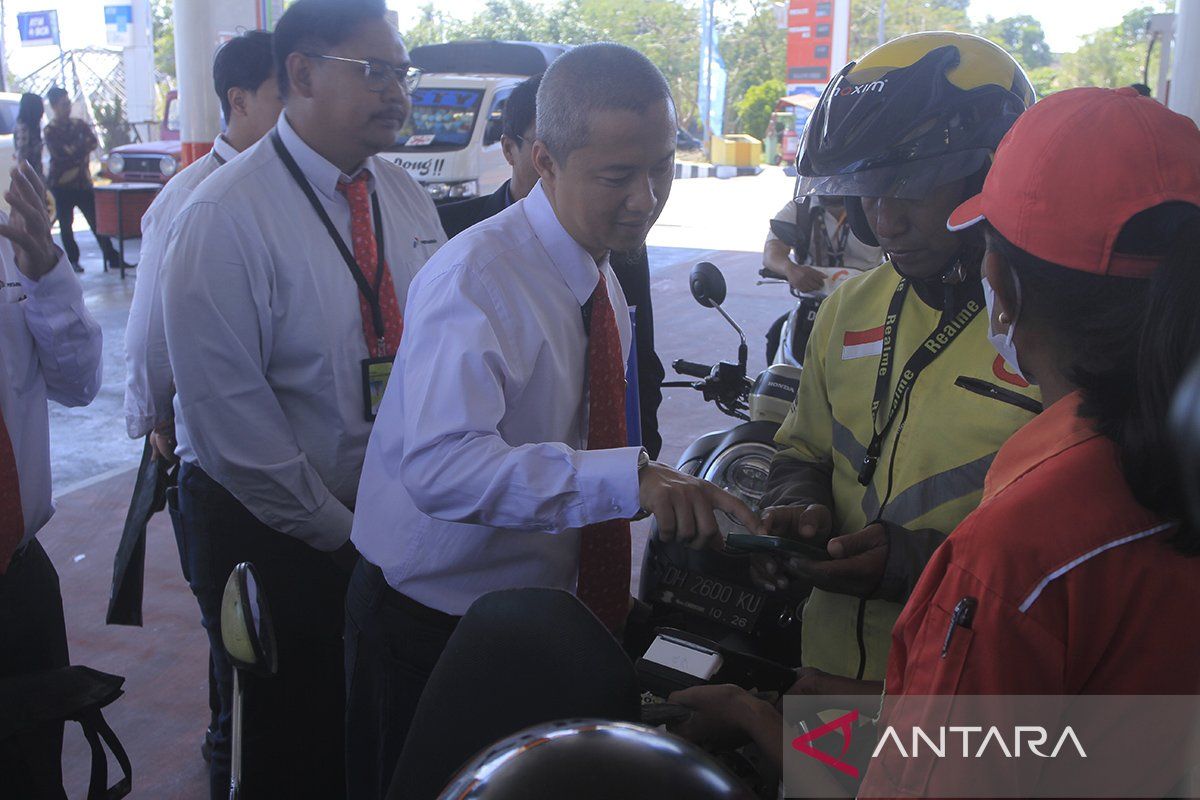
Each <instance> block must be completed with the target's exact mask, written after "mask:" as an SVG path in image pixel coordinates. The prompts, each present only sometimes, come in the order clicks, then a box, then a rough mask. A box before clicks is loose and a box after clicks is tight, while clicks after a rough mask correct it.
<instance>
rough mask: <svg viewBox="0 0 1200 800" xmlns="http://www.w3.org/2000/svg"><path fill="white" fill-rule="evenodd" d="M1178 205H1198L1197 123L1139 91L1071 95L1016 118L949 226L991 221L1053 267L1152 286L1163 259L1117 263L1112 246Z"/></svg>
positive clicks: (1036, 106)
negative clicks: (1138, 219)
mask: <svg viewBox="0 0 1200 800" xmlns="http://www.w3.org/2000/svg"><path fill="white" fill-rule="evenodd" d="M1176 200H1179V201H1184V202H1187V203H1192V204H1194V205H1196V206H1200V129H1197V127H1196V123H1194V122H1192V120H1191V119H1189V118H1188V117H1185V116H1183V115H1182V114H1177V113H1175V112H1174V111H1171V110H1169V109H1168V108H1167V107H1166V106H1164V105H1162V104H1161V103H1159V102H1157V101H1155V100H1152V99H1151V98H1149V97H1143V96H1142V95H1139V94H1138V93H1137V91H1136V90H1135V89H1133V88H1123V89H1116V90H1113V89H1095V88H1083V89H1068V90H1067V91H1065V92H1059V93H1058V94H1053V95H1050V96H1049V97H1046V98H1045V99H1043V100H1041V101H1040V102H1038V103H1035V104H1034V105H1033V106H1032V107H1031V108H1030V109H1029V110H1028V111H1026V112H1025V113H1024V114H1022V115H1021V116H1020V117H1018V118H1017V121H1016V124H1014V125H1013V126H1012V128H1011V129H1010V130H1009V132H1008V134H1007V135H1005V137H1004V139H1002V140H1001V142H1000V145H999V146H998V147H997V148H996V158H995V161H994V162H993V163H992V168H991V170H990V171H989V172H988V176H987V180H986V181H985V182H984V184H983V191H982V192H981V193H979V194H977V195H975V196H974V197H972V198H971V199H969V200H967V201H966V202H965V203H963V204H962V205H960V206H959V207H958V208H957V209H955V210H954V213H953V214H951V215H950V220H949V222H948V223H947V227H949V228H950V230H953V231H957V230H962V229H963V228H967V227H970V226H971V225H974V224H975V223H977V222H979V221H980V220H983V219H986V220H987V221H988V222H989V223H991V225H992V226H993V227H994V228H995V229H996V230H997V231H999V232H1000V234H1001V235H1002V236H1003V237H1004V238H1005V239H1007V240H1008V241H1010V242H1012V243H1013V244H1014V245H1016V246H1017V247H1019V248H1021V249H1022V250H1024V251H1025V252H1027V253H1029V254H1031V255H1034V256H1037V257H1038V258H1040V259H1043V260H1045V261H1049V262H1050V263H1052V264H1059V265H1061V266H1064V267H1070V268H1071V269H1077V270H1081V271H1083V272H1093V273H1096V274H1098V275H1116V276H1121V277H1129V278H1145V277H1149V276H1150V275H1151V274H1152V273H1153V272H1154V269H1155V268H1156V267H1157V266H1158V264H1159V260H1158V259H1153V258H1138V257H1135V256H1125V255H1120V254H1117V255H1114V254H1113V243H1114V242H1115V241H1116V239H1117V234H1118V233H1120V232H1121V228H1122V227H1124V225H1125V223H1126V222H1128V221H1129V219H1130V218H1131V217H1133V216H1134V215H1135V214H1137V213H1138V212H1140V211H1145V210H1146V209H1148V208H1153V207H1154V206H1157V205H1160V204H1162V203H1167V202H1170V201H1176Z"/></svg>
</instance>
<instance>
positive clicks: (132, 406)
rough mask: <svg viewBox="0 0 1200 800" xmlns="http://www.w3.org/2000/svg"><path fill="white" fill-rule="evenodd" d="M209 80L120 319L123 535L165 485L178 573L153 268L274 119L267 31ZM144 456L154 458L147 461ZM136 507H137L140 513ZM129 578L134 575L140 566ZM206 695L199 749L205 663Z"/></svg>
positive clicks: (237, 43) (225, 51)
mask: <svg viewBox="0 0 1200 800" xmlns="http://www.w3.org/2000/svg"><path fill="white" fill-rule="evenodd" d="M213 88H214V89H215V90H216V93H217V98H218V99H219V100H220V103H221V113H222V114H223V115H224V118H225V132H224V133H222V134H220V135H219V136H217V138H216V139H215V140H213V146H212V150H210V151H208V153H207V154H206V155H205V156H204V157H203V158H200V159H198V160H196V161H194V162H193V163H191V164H189V165H188V167H187V168H186V169H184V170H183V171H182V172H180V173H179V174H178V175H176V176H175V177H174V178H172V179H171V180H170V182H169V183H167V185H166V186H165V187H163V190H162V191H161V192H159V194H158V197H156V198H154V202H153V203H151V204H150V208H149V209H147V210H146V213H145V214H144V215H143V216H142V252H141V260H140V261H139V262H138V270H137V283H136V285H135V286H134V289H133V303H132V305H130V307H129V321H128V322H127V323H126V325H125V427H126V430H127V431H128V433H129V437H130V438H131V439H140V438H142V437H143V436H148V437H149V439H148V442H147V447H146V448H145V449H144V453H143V456H142V464H141V467H140V468H139V470H138V481H137V483H136V485H135V486H134V496H133V499H132V501H131V503H130V513H129V514H128V515H126V526H125V532H124V533H123V535H122V539H123V541H127V540H128V538H129V537H134V538H137V539H140V538H141V537H144V536H145V535H146V523H147V522H149V516H147V513H146V511H145V510H144V509H146V508H147V507H149V508H150V509H151V512H150V513H151V514H152V513H153V508H154V505H153V503H149V504H148V503H147V502H146V501H145V500H144V498H145V496H146V495H145V493H146V492H149V493H151V495H152V496H157V497H159V498H161V497H162V493H163V492H164V491H165V492H166V499H167V504H168V506H169V507H170V509H171V512H170V513H171V522H172V524H173V525H175V528H176V530H175V538H176V541H177V542H178V544H179V546H180V547H179V558H180V563H181V564H182V565H183V574H184V577H185V578H187V577H188V576H189V574H190V571H189V570H188V566H187V551H186V549H185V548H184V547H183V532H182V530H180V528H179V526H178V517H179V504H178V499H177V496H176V494H175V491H174V490H173V489H172V488H171V487H173V486H174V484H175V480H174V475H173V473H168V469H169V467H170V465H173V464H174V463H175V462H176V458H175V412H174V410H173V408H172V405H171V401H172V399H173V398H174V396H175V379H174V377H173V376H172V375H171V363H170V359H169V358H168V357H167V334H166V329H165V328H164V326H163V316H162V291H161V287H160V282H159V277H160V276H159V270H160V268H161V265H162V259H163V254H164V253H165V252H166V249H167V234H168V232H169V231H170V230H171V222H172V221H173V220H174V219H175V216H176V215H177V214H178V213H179V211H180V209H182V208H183V206H184V203H186V202H187V200H188V198H189V197H190V196H191V194H192V191H193V190H195V188H196V187H197V186H199V185H200V183H201V182H202V181H203V180H204V179H205V178H207V177H208V176H209V175H211V174H212V173H213V172H215V171H216V169H217V167H219V166H221V165H222V164H225V163H227V162H229V161H232V160H233V159H234V158H235V157H237V154H238V153H240V152H242V151H243V150H246V149H247V148H249V147H250V145H252V144H254V143H255V142H257V141H258V140H259V139H261V138H262V137H264V136H266V135H267V133H268V132H269V131H270V130H271V128H273V127H274V126H275V121H276V120H278V119H279V112H280V111H281V110H282V109H283V101H282V100H281V99H280V98H279V86H278V85H277V84H276V82H275V64H274V60H273V58H272V54H271V34H270V33H267V32H266V31H247V32H246V33H244V34H242V35H241V36H235V37H234V38H232V39H230V40H229V41H228V42H226V43H225V44H223V45H221V47H220V48H219V49H218V50H217V54H216V56H215V57H214V58H213ZM148 460H154V461H157V462H158V463H157V464H156V465H148V464H147V461H148ZM151 476H152V477H151ZM159 502H161V500H160V501H159ZM138 509H142V511H141V513H140V514H139V513H138V511H137V510H138ZM121 552H125V548H124V547H122V548H121V549H120V550H119V551H118V558H119V557H120V553H121ZM130 552H133V551H132V550H130ZM134 580H137V581H139V582H140V581H141V576H140V574H139V575H138V576H137V577H136V578H135V579H134ZM140 596H141V595H140V593H139V594H138V597H139V598H140ZM139 611H140V606H139ZM110 621H111V616H110ZM208 702H209V710H210V711H211V719H210V721H209V724H208V731H207V733H206V735H205V744H204V748H203V749H204V751H205V752H206V753H211V751H212V744H213V741H214V739H215V737H216V733H217V726H218V716H219V714H220V710H221V706H220V696H219V694H218V693H217V686H216V676H215V675H214V674H213V670H212V667H211V665H210V668H209V692H208Z"/></svg>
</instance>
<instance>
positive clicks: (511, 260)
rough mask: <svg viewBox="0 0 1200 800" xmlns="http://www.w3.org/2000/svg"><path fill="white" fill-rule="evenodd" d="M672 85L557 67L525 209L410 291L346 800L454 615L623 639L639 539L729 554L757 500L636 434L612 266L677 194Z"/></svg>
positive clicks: (392, 731)
mask: <svg viewBox="0 0 1200 800" xmlns="http://www.w3.org/2000/svg"><path fill="white" fill-rule="evenodd" d="M675 132H676V124H675V110H674V104H673V102H672V99H671V94H670V90H669V88H668V87H667V83H666V81H665V80H664V79H663V77H662V75H661V73H659V71H658V70H657V69H656V68H655V67H654V65H653V64H651V63H650V61H648V60H647V59H646V58H645V56H643V55H641V54H640V53H638V52H637V51H635V50H631V49H630V48H627V47H623V46H620V45H615V44H596V45H586V46H582V47H578V48H575V49H573V50H571V51H569V52H568V53H566V54H564V55H563V56H561V57H560V58H559V59H558V60H557V61H555V62H554V64H552V65H551V66H550V68H549V69H548V70H547V71H546V74H545V76H544V77H543V78H542V83H541V86H540V88H539V90H538V94H537V141H536V142H535V143H534V145H533V147H534V148H535V149H534V163H535V164H536V166H537V171H538V173H539V174H540V176H541V180H540V181H539V183H538V184H537V185H536V186H535V187H534V188H533V190H532V191H531V192H530V193H529V195H528V196H527V197H526V198H524V199H523V200H520V201H518V202H516V203H514V204H513V205H511V206H509V207H508V208H506V209H505V210H504V211H502V212H500V213H499V214H497V215H495V216H494V217H491V218H490V219H488V220H485V221H484V222H481V223H479V224H478V225H476V226H474V227H472V228H470V229H468V230H467V231H465V232H463V233H461V234H459V235H458V236H457V237H455V239H454V240H453V241H452V242H451V243H450V244H448V245H447V246H446V247H445V248H443V249H442V250H441V251H439V252H438V254H437V255H436V256H435V257H434V258H433V259H431V260H430V263H429V264H428V265H427V266H426V268H425V270H423V271H422V272H421V274H420V275H419V276H418V277H417V280H416V281H415V282H414V284H413V287H412V291H411V293H410V297H409V303H408V306H407V309H406V313H407V315H408V320H409V324H410V326H411V327H410V330H409V333H408V334H407V335H406V337H405V340H404V343H403V345H402V347H401V348H400V353H399V356H398V359H397V371H396V377H395V380H394V381H393V383H392V384H391V385H390V386H389V387H388V392H387V394H386V396H385V398H384V403H383V408H382V411H381V416H380V420H379V423H378V425H377V426H376V428H375V430H374V432H373V433H372V436H371V442H370V445H369V446H368V448H367V458H366V463H365V464H364V467H363V477H362V484H361V486H360V489H359V494H358V506H357V510H356V515H355V521H354V532H353V535H352V540H353V542H354V543H355V545H356V546H357V547H358V548H359V550H360V552H361V554H362V560H361V561H360V562H359V565H358V567H357V568H356V569H355V573H354V577H353V578H352V580H351V587H350V590H349V592H348V594H347V601H346V608H347V612H346V669H347V681H348V687H349V689H348V697H347V715H346V719H347V770H348V776H349V788H350V792H349V796H350V797H351V798H354V800H359V798H377V797H380V796H381V795H382V794H383V793H385V792H386V790H387V785H388V782H389V781H390V779H391V775H392V769H393V768H394V766H395V762H396V759H397V757H398V755H399V752H400V748H401V745H402V744H403V742H404V737H405V734H406V732H407V728H408V725H409V722H410V720H411V717H412V713H413V711H414V709H415V706H416V703H417V700H418V699H419V697H420V693H421V691H422V689H423V688H424V684H425V681H426V679H427V677H428V675H429V672H430V670H431V669H432V667H433V665H434V663H435V662H436V661H437V658H438V655H439V654H440V653H441V650H442V649H443V647H444V646H445V642H446V640H447V639H448V638H449V635H450V633H451V632H452V631H453V628H454V626H455V624H456V622H457V619H458V617H459V615H461V614H463V613H464V612H465V611H466V610H467V607H468V606H470V605H471V603H472V602H473V601H474V600H475V599H476V598H478V597H479V596H481V595H483V594H485V593H487V592H490V591H493V590H498V589H505V588H513V587H523V586H547V587H558V588H562V589H566V590H574V591H576V593H577V595H578V596H579V597H580V599H581V600H583V601H584V603H585V604H586V605H588V606H589V608H591V609H592V610H593V611H594V612H595V613H596V614H597V616H598V617H599V618H600V620H601V621H602V622H604V623H605V624H606V625H607V626H608V627H609V629H610V630H619V629H620V628H621V627H622V626H623V624H624V622H625V617H626V616H627V615H628V611H629V608H630V595H629V580H630V558H631V555H630V538H629V523H628V520H629V519H631V518H632V517H635V516H637V515H638V514H639V511H641V510H643V509H644V510H645V511H647V512H650V513H653V514H655V515H656V516H657V517H658V522H659V525H660V529H661V531H662V535H663V537H664V538H666V539H674V538H678V539H680V540H688V541H691V542H693V543H694V544H695V545H696V546H701V547H702V546H705V545H706V544H710V543H719V542H720V538H721V536H720V532H719V531H718V527H717V521H716V518H715V516H714V510H715V509H722V510H724V511H725V512H728V513H731V514H733V515H735V516H736V517H737V518H738V519H739V521H740V522H741V523H742V524H743V525H745V526H746V527H747V528H749V529H750V530H760V529H761V526H760V523H759V522H758V520H757V518H756V517H755V516H754V515H753V513H752V512H751V511H750V510H749V509H748V508H746V506H744V505H743V504H742V503H740V502H739V501H738V500H736V499H734V498H733V497H731V496H729V495H727V494H725V493H724V492H722V491H721V490H719V489H717V488H716V487H715V486H713V485H712V484H707V483H704V482H702V481H699V480H697V479H694V478H691V477H687V476H683V475H681V474H679V473H678V472H675V471H674V470H671V469H669V468H668V467H665V466H662V465H659V464H655V463H653V462H650V461H649V457H648V455H647V454H646V453H645V451H644V450H642V449H641V448H639V447H629V446H627V445H628V439H627V435H626V431H625V429H624V414H625V409H624V396H625V389H624V364H625V363H626V361H625V356H627V354H628V352H629V347H630V326H629V314H628V310H627V308H626V305H625V300H624V297H623V295H622V292H621V289H620V286H619V285H618V283H617V281H616V278H615V277H614V275H613V272H612V269H611V267H610V266H609V263H608V254H609V252H610V251H614V250H615V251H619V252H627V251H632V250H637V249H638V248H640V247H641V246H642V244H643V243H644V241H645V237H646V234H647V233H648V232H649V230H650V227H651V226H652V225H653V224H654V222H655V220H656V219H657V218H658V215H659V213H660V212H661V211H662V208H663V205H664V204H665V203H666V200H667V196H668V194H669V192H670V188H671V181H672V178H673V176H674V156H675Z"/></svg>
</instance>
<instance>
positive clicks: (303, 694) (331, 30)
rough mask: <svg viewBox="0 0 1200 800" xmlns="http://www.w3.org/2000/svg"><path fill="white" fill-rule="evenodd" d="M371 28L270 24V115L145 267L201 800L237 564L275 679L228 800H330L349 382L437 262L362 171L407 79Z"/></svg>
mask: <svg viewBox="0 0 1200 800" xmlns="http://www.w3.org/2000/svg"><path fill="white" fill-rule="evenodd" d="M386 13H387V11H386V8H385V7H384V4H383V2H382V0H298V1H297V2H295V3H293V4H292V5H290V6H289V7H288V10H287V11H286V12H285V13H284V15H283V16H282V17H281V18H280V20H279V23H278V24H277V25H276V27H275V31H274V33H273V36H274V53H275V74H276V78H277V81H278V83H279V90H280V93H281V94H282V95H283V98H284V112H283V114H281V115H280V117H279V121H278V123H277V125H276V127H275V129H274V131H272V133H271V134H269V135H268V136H267V137H266V138H264V139H263V140H262V141H260V142H258V144H256V145H254V146H252V147H250V149H248V150H247V151H246V152H244V153H243V154H241V155H240V156H238V157H237V158H235V159H234V160H233V161H231V162H229V163H228V164H226V165H225V166H224V167H221V168H220V169H218V170H217V171H216V172H214V173H213V174H212V175H210V176H209V177H208V178H207V179H206V180H205V181H204V183H203V184H202V185H201V186H200V187H199V188H197V189H196V190H195V191H194V192H193V194H192V196H191V198H190V199H189V200H188V202H187V204H186V206H185V207H184V209H183V210H182V211H181V212H180V213H179V215H178V217H177V218H176V220H175V222H174V223H173V228H172V231H171V234H170V242H169V244H168V247H167V252H166V255H165V257H164V261H163V265H162V280H163V284H162V293H163V319H164V323H165V326H166V333H167V348H168V352H169V355H170V360H171V370H172V373H173V375H174V378H175V385H176V395H175V412H176V415H175V421H176V433H177V435H178V439H179V444H178V447H177V449H176V454H177V455H178V456H179V458H180V459H181V460H182V462H183V464H182V465H181V467H180V473H179V512H180V517H181V523H182V526H183V531H184V540H185V547H186V549H187V553H188V558H189V569H190V574H191V584H192V588H193V591H194V593H195V594H196V596H197V599H198V600H199V604H200V611H201V617H202V621H203V624H204V626H205V629H206V630H207V631H208V634H209V640H210V649H211V655H212V658H213V662H214V664H215V665H216V673H217V678H218V685H219V688H220V690H221V703H222V712H221V726H220V727H221V731H220V732H221V735H220V736H219V737H218V740H217V746H216V747H215V748H214V751H213V759H212V773H211V777H212V781H211V787H212V793H213V797H214V798H215V797H217V796H221V795H224V794H227V793H228V786H229V741H228V738H227V737H228V735H229V713H230V707H231V706H230V703H231V696H230V694H229V691H230V685H231V681H232V670H231V668H230V665H229V663H228V661H227V660H226V659H225V655H224V650H223V648H222V645H221V637H220V625H219V613H220V603H221V595H222V591H223V589H224V586H225V582H226V579H227V578H228V577H229V572H230V570H231V569H232V568H233V567H234V566H235V565H236V564H237V563H238V562H240V561H251V562H253V563H254V565H255V567H256V568H257V569H258V573H259V577H260V579H261V583H262V589H263V591H264V592H265V593H266V595H267V597H268V598H269V602H270V605H271V610H272V612H273V614H274V624H275V632H276V637H277V639H278V646H279V664H280V671H279V674H278V675H276V676H274V677H272V678H270V679H265V680H262V681H253V685H250V686H249V687H248V690H247V706H246V714H245V764H246V774H245V784H244V787H245V793H246V795H247V796H250V795H258V796H277V797H322V798H335V797H340V796H342V795H343V794H344V792H345V772H344V769H343V762H344V750H343V746H342V733H343V730H344V724H345V680H344V669H343V658H344V654H343V648H342V632H343V630H344V620H345V591H346V583H347V581H348V580H349V573H350V569H351V567H352V566H353V563H354V560H355V554H354V547H353V545H351V544H350V543H349V537H350V527H351V523H352V521H353V511H352V510H351V509H352V508H353V507H354V497H355V492H356V491H357V489H358V479H359V473H360V470H361V468H362V459H363V453H364V451H365V449H366V445H367V437H368V435H369V434H370V431H371V425H372V416H373V415H372V413H371V412H372V411H373V409H372V408H371V407H370V405H369V404H370V402H371V400H372V394H371V392H370V391H369V389H368V387H367V386H365V385H364V384H365V383H367V381H366V380H364V376H370V375H374V376H376V378H379V379H383V378H382V376H381V375H380V372H381V371H382V372H383V373H384V374H386V370H387V369H388V368H389V367H390V363H391V358H392V356H393V355H394V354H395V352H396V347H397V346H398V344H399V342H400V337H401V333H402V331H403V330H404V324H405V320H404V318H403V316H402V315H401V312H400V309H402V308H403V307H404V301H405V297H406V296H407V293H408V287H409V284H410V282H411V281H412V279H413V277H414V276H415V275H416V274H417V271H418V270H419V269H420V268H421V267H422V266H423V265H424V263H425V260H426V259H427V258H428V257H429V256H430V255H431V254H432V253H433V252H434V250H436V249H437V247H438V246H439V245H440V244H441V243H442V241H443V238H442V232H441V225H440V224H439V222H438V218H437V212H436V211H435V210H434V207H433V201H432V200H430V199H429V195H428V193H427V192H425V191H424V189H422V188H421V186H420V185H419V184H418V183H417V182H416V181H415V180H413V179H412V178H411V177H409V175H408V173H406V172H405V171H404V170H403V169H401V168H399V167H397V166H396V165H394V164H390V163H388V162H386V161H384V160H383V159H380V158H375V157H374V154H375V153H378V152H379V151H381V150H384V149H386V148H387V147H388V146H390V145H391V144H392V143H393V142H395V140H396V136H397V134H398V132H399V130H400V128H401V126H402V125H403V124H404V121H405V119H406V118H407V116H408V112H409V107H410V101H409V87H410V86H411V85H412V83H413V82H414V79H415V77H416V76H415V74H413V73H412V72H411V71H410V70H411V65H410V63H409V59H408V53H407V51H406V50H405V49H404V45H403V44H402V43H401V42H400V39H399V36H398V34H397V33H396V30H395V28H393V27H392V26H391V24H390V23H389V22H388V20H387V17H386ZM363 287H365V288H363ZM375 287H378V288H377V289H376V288H375Z"/></svg>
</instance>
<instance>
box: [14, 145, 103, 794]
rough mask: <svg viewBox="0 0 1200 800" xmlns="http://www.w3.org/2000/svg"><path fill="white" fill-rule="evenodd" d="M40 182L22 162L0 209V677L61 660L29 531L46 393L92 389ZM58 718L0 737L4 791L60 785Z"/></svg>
mask: <svg viewBox="0 0 1200 800" xmlns="http://www.w3.org/2000/svg"><path fill="white" fill-rule="evenodd" d="M45 191H46V190H45V188H44V187H43V185H42V181H41V178H40V177H38V174H37V172H35V171H34V169H33V168H32V167H31V166H30V165H28V164H22V165H20V167H18V168H17V169H14V170H13V171H12V186H11V187H10V188H9V190H8V192H7V193H6V194H5V199H6V200H7V201H8V203H9V206H10V207H11V209H12V211H11V217H5V216H4V215H3V214H0V237H3V238H2V239H0V276H2V277H0V678H7V677H10V676H13V675H21V674H24V673H30V672H39V671H42V670H50V669H55V668H57V667H65V666H67V664H68V663H69V659H68V657H67V633H66V627H65V625H64V621H63V606H62V594H61V593H60V591H59V588H58V573H57V572H55V570H54V565H53V564H51V563H50V559H49V558H48V557H47V556H46V551H45V550H44V549H42V546H41V544H39V543H38V540H37V539H36V538H35V536H36V535H37V532H38V530H40V529H41V528H42V526H43V525H45V524H46V522H47V521H48V520H49V519H50V516H51V515H52V514H53V513H54V506H53V505H52V503H51V500H50V420H49V415H48V413H47V409H46V400H47V398H49V399H51V400H54V401H55V402H58V403H61V404H62V405H65V406H84V405H87V404H88V403H90V402H91V401H92V398H94V397H95V396H96V392H97V391H98V390H99V388H100V349H101V334H100V326H99V325H97V324H96V321H95V320H93V319H92V317H91V315H90V314H89V313H88V310H87V307H86V306H85V305H84V302H83V290H82V288H81V287H80V285H79V280H78V279H77V278H76V277H75V274H74V273H73V272H72V270H71V264H70V262H69V261H68V260H67V257H66V256H65V255H63V253H62V251H61V250H59V249H58V248H57V247H56V246H55V245H54V241H53V240H52V239H51V238H50V221H49V219H47V217H46V210H45V209H46V206H45V201H44V199H43V198H45ZM62 737H63V726H62V723H58V724H57V725H46V726H43V727H41V728H39V729H37V730H32V731H28V732H23V733H21V734H18V735H17V736H16V737H10V738H9V739H7V740H5V741H4V742H3V743H0V783H2V784H3V787H4V792H3V794H4V796H6V797H43V796H45V795H44V794H43V792H46V791H52V790H53V788H54V787H57V788H58V789H59V790H60V791H61V787H62Z"/></svg>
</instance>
